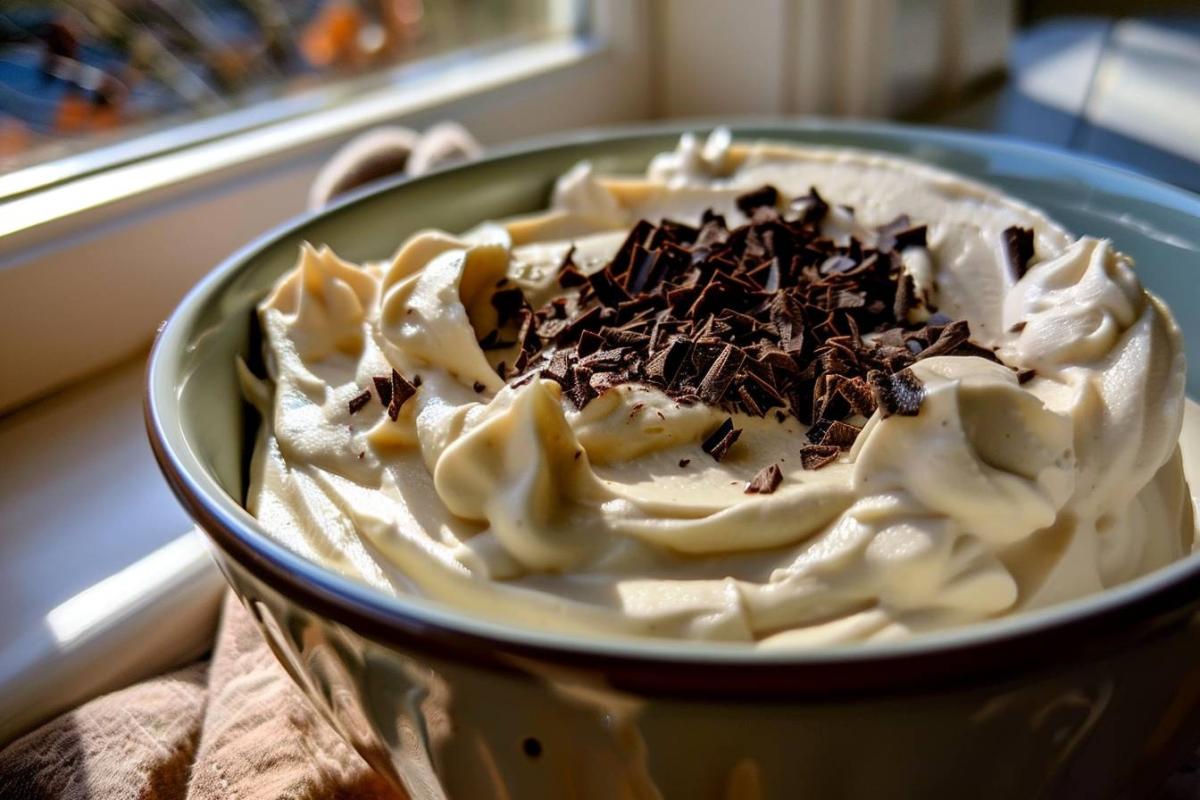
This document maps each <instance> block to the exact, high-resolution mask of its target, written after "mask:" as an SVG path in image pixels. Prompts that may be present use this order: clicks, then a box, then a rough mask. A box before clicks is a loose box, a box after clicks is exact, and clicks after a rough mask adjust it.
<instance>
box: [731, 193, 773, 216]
mask: <svg viewBox="0 0 1200 800" xmlns="http://www.w3.org/2000/svg"><path fill="white" fill-rule="evenodd" d="M736 202H737V207H738V211H741V212H742V213H743V214H745V215H746V216H747V217H750V216H753V215H754V210H755V209H757V208H761V207H762V206H770V207H772V208H774V207H775V204H776V203H778V202H779V190H778V189H776V188H775V187H774V186H771V185H766V186H760V187H759V188H757V189H755V190H754V191H752V192H747V193H746V194H743V195H741V196H739V197H738V198H737V201H736Z"/></svg>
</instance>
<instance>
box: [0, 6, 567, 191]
mask: <svg viewBox="0 0 1200 800" xmlns="http://www.w3.org/2000/svg"><path fill="white" fill-rule="evenodd" d="M585 12H586V4H585V3H582V2H580V1H579V0H203V2H197V3H192V2H160V1H159V0H133V2H122V3H117V2H95V3H53V4H44V3H20V4H16V5H15V6H14V7H11V8H9V9H7V10H5V11H2V12H0V173H9V174H7V175H5V176H3V177H2V178H0V198H3V197H6V196H8V197H11V196H14V195H16V194H19V193H21V192H27V191H33V190H36V189H39V188H43V187H45V186H46V185H49V184H51V183H54V182H59V181H63V180H69V179H71V178H74V177H78V176H79V175H82V174H86V173H88V172H94V171H96V170H99V169H103V168H106V167H111V166H114V165H116V164H119V163H123V162H127V161H130V160H133V159H137V158H144V157H147V156H151V155H154V154H156V153H159V152H164V151H167V150H173V149H178V148H181V147H186V146H188V145H190V144H195V143H197V142H201V141H205V140H210V139H213V138H215V137H218V136H222V135H229V134H231V133H236V132H238V131H242V130H247V129H250V128H254V127H257V126H261V125H264V124H269V123H272V122H277V121H279V120H282V119H286V118H289V117H296V116H298V115H302V114H305V113H311V112H313V111H316V110H319V109H322V108H329V107H332V106H334V105H336V104H338V103H344V102H346V101H347V100H348V99H351V98H354V97H358V96H362V95H364V94H366V93H368V92H371V91H373V90H379V89H380V88H382V87H386V86H388V85H390V84H399V83H402V82H403V81H405V80H406V79H410V78H412V77H413V76H414V74H418V73H424V74H429V73H430V72H432V71H436V70H437V69H438V68H439V67H441V68H444V67H446V66H447V65H449V64H451V63H453V62H455V61H458V62H462V61H464V60H468V59H472V58H479V57H480V56H482V55H485V54H488V53H496V52H500V51H503V50H505V49H510V50H511V49H513V48H516V47H520V46H523V45H528V44H531V43H535V42H547V41H555V40H559V41H561V40H565V39H568V38H570V37H574V36H577V35H579V34H581V33H583V32H584V30H585V26H586V22H587V17H586V13H585ZM39 167H40V168H39Z"/></svg>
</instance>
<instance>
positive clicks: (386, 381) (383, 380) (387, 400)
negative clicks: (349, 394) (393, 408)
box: [371, 375, 392, 408]
mask: <svg viewBox="0 0 1200 800" xmlns="http://www.w3.org/2000/svg"><path fill="white" fill-rule="evenodd" d="M371 380H372V381H374V383H375V394H377V395H379V402H381V403H383V407H384V408H387V407H388V406H389V405H391V402H392V379H391V377H390V376H388V375H376V376H375V377H374V378H372V379H371Z"/></svg>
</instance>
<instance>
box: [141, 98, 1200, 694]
mask: <svg viewBox="0 0 1200 800" xmlns="http://www.w3.org/2000/svg"><path fill="white" fill-rule="evenodd" d="M716 125H725V126H726V127H730V128H731V129H732V130H733V132H734V135H735V136H752V137H762V138H770V136H771V135H772V134H778V135H783V136H786V134H787V133H788V132H796V131H803V132H807V133H814V132H815V133H828V134H830V135H837V134H840V133H842V134H868V135H878V136H885V137H898V138H901V139H904V140H907V141H910V142H919V141H925V142H928V143H930V144H937V145H941V146H943V147H948V148H950V149H955V150H959V151H962V152H968V153H972V154H980V153H994V152H1005V153H1007V154H1009V155H1015V156H1023V157H1025V158H1032V159H1035V160H1037V159H1041V160H1046V159H1053V160H1055V161H1057V162H1059V163H1061V164H1064V165H1069V166H1071V167H1073V168H1074V173H1073V175H1074V177H1080V176H1087V177H1088V178H1089V179H1090V182H1092V183H1093V184H1094V183H1095V182H1096V181H1098V180H1099V178H1101V177H1104V178H1107V179H1108V180H1109V181H1110V182H1115V183H1116V184H1117V185H1119V186H1121V187H1122V188H1123V189H1124V190H1125V191H1127V192H1128V191H1133V192H1136V193H1137V194H1139V195H1142V196H1147V195H1149V196H1152V197H1153V199H1154V201H1155V202H1156V203H1158V204H1160V205H1165V206H1168V207H1172V208H1175V209H1177V210H1181V211H1183V212H1185V213H1188V214H1190V215H1192V216H1196V217H1200V197H1197V196H1195V195H1192V194H1190V193H1188V192H1186V191H1184V190H1181V189H1178V188H1176V187H1173V186H1170V185H1168V184H1165V183H1162V182H1159V181H1156V180H1153V179H1151V178H1147V177H1145V176H1142V175H1139V174H1137V173H1133V172H1130V171H1129V170H1126V169H1124V168H1121V167H1116V166H1112V165H1109V164H1105V163H1102V162H1099V161H1097V160H1094V159H1089V158H1084V157H1081V156H1078V155H1075V154H1072V153H1068V152H1065V151H1061V150H1058V149H1057V148H1053V147H1048V146H1045V145H1037V144H1030V143H1027V142H1023V141H1018V140H1013V139H1009V138H1006V137H999V136H990V135H983V134H975V133H966V132H961V131H954V130H947V129H936V128H924V127H916V126H906V125H895V124H883V123H865V122H834V121H828V120H821V119H805V120H792V121H780V120H754V119H750V120H737V121H735V122H733V123H732V124H730V123H728V122H725V121H722V122H716V121H711V120H707V121H685V122H671V123H661V124H647V125H637V126H621V127H615V128H600V129H588V130H582V131H573V132H567V133H561V134H556V135H553V136H548V137H544V138H539V139H536V140H530V141H526V142H523V143H520V144H517V145H513V146H511V147H505V148H503V149H498V150H497V151H495V152H494V153H492V154H490V155H488V156H486V157H485V158H483V159H480V160H479V161H474V162H470V163H467V164H461V165H456V166H451V167H447V168H444V169H440V170H437V171H434V172H431V173H429V174H427V175H424V176H421V177H419V178H397V179H393V180H390V181H387V182H384V183H382V184H381V185H378V186H372V187H369V188H366V189H363V190H360V191H358V192H355V193H353V194H351V195H349V196H347V197H346V198H344V199H342V200H340V201H338V202H337V203H335V204H333V205H331V206H330V207H327V208H325V209H322V210H320V211H317V212H310V213H307V214H303V215H300V216H298V217H295V218H293V219H291V220H289V221H287V222H285V223H283V224H282V225H279V226H277V227H276V228H274V229H273V230H271V231H269V232H267V233H265V234H263V235H262V236H260V237H258V238H257V239H255V240H254V241H252V242H251V243H249V244H247V245H246V246H245V247H243V248H241V249H240V250H239V251H237V252H236V253H234V254H233V255H232V256H230V257H229V258H227V259H226V260H225V261H223V262H222V263H221V264H220V265H219V266H217V267H216V268H215V269H214V270H213V271H212V272H210V273H209V274H208V275H207V276H205V277H204V278H203V279H201V280H200V281H199V282H198V283H197V284H196V286H195V287H193V288H192V289H191V290H190V291H189V292H188V293H187V295H186V296H185V297H184V298H183V300H182V301H180V303H179V306H178V307H177V308H176V310H175V311H174V312H173V313H172V315H171V316H170V317H169V318H168V320H167V321H166V322H165V323H164V324H163V325H162V326H161V327H160V328H159V331H158V335H157V337H156V339H155V343H154V346H153V349H152V351H151V354H150V359H149V361H148V364H147V372H146V394H145V407H144V411H145V419H146V428H147V432H148V435H149V438H150V444H151V448H152V450H153V452H154V456H155V458H156V460H157V461H158V464H159V466H160V468H161V470H162V472H163V475H164V476H165V478H166V480H167V482H168V484H169V485H170V486H171V488H172V490H173V491H174V493H175V494H176V496H177V497H178V499H179V500H180V502H181V503H182V504H183V506H184V507H185V508H186V509H187V510H188V511H189V513H190V514H191V515H192V517H193V518H194V519H195V520H196V521H197V522H198V523H199V525H200V527H201V528H202V529H203V530H205V532H206V533H207V534H208V536H209V537H210V538H211V540H212V542H213V543H214V544H215V546H216V547H217V548H218V549H219V551H220V552H221V553H223V554H224V555H225V556H228V557H229V558H231V559H232V560H233V561H235V562H236V563H237V564H239V565H240V566H241V567H242V568H244V569H246V570H248V571H249V572H250V573H251V574H252V575H253V576H254V577H255V578H257V579H259V580H261V581H263V582H265V583H266V584H267V585H268V586H270V587H272V588H273V589H274V590H276V591H278V592H280V593H282V594H283V595H285V596H287V597H289V598H290V599H292V600H294V601H296V602H298V603H300V604H301V605H302V606H304V607H306V608H308V609H310V610H312V611H314V612H316V613H318V614H320V615H322V616H324V617H325V618H327V619H330V620H333V621H335V622H337V623H340V624H343V625H345V626H347V627H349V628H351V629H353V630H356V631H358V632H360V633H362V634H364V635H366V636H368V637H370V638H372V639H375V640H377V641H379V642H382V643H386V644H389V645H393V646H396V647H398V648H401V649H404V650H413V651H419V652H424V653H427V654H430V655H434V656H440V657H444V658H450V659H466V660H469V661H470V662H471V663H474V664H480V665H487V666H489V667H491V668H493V669H497V670H504V671H511V670H514V669H516V668H517V667H516V665H518V664H520V663H521V662H522V660H530V659H531V660H534V661H537V662H540V663H542V664H549V665H554V666H556V667H562V668H568V669H575V670H586V671H588V672H591V673H598V674H600V675H603V676H604V678H605V680H606V682H607V684H608V685H610V686H612V687H614V688H618V689H624V690H629V691H635V692H639V693H651V694H657V695H667V696H689V697H691V696H695V697H704V698H710V699H715V698H718V697H720V698H745V699H754V698H759V699H764V698H773V699H778V698H780V697H784V696H788V697H806V698H810V699H833V698H836V697H842V696H860V695H861V694H862V693H863V692H872V693H875V694H881V693H883V694H892V693H898V692H901V691H912V690H914V689H918V688H926V689H943V690H944V689H946V688H948V687H949V686H952V685H954V684H957V683H961V682H974V681H979V680H983V679H989V678H992V679H994V678H1000V677H1004V678H1009V677H1011V676H1012V675H1014V674H1015V673H1016V672H1018V671H1037V670H1044V669H1050V668H1052V667H1054V666H1055V665H1061V664H1062V663H1064V662H1066V661H1081V660H1087V659H1092V658H1098V657H1103V656H1107V655H1111V654H1112V653H1113V652H1114V651H1115V650H1116V649H1118V648H1120V647H1125V646H1133V645H1136V644H1137V643H1139V642H1142V641H1144V640H1146V639H1147V638H1152V637H1156V636H1162V635H1168V634H1170V633H1171V632H1173V631H1175V630H1177V629H1178V628H1179V627H1180V626H1184V625H1187V624H1189V622H1190V621H1191V617H1192V613H1193V612H1194V611H1196V610H1197V608H1198V607H1200V555H1197V554H1193V555H1190V556H1188V557H1186V558H1184V559H1181V560H1180V561H1178V562H1176V563H1174V564H1171V565H1168V566H1167V567H1164V568H1162V569H1159V570H1156V571H1154V572H1152V573H1150V574H1148V575H1145V576H1142V577H1140V578H1138V579H1135V580H1133V581H1130V582H1127V583H1125V584H1122V585H1120V586H1117V587H1114V588H1112V589H1108V590H1106V591H1104V592H1101V593H1098V594H1095V595H1092V596H1089V597H1085V598H1080V599H1078V600H1073V601H1069V602H1065V603H1061V604H1058V605H1054V606H1051V607H1048V608H1045V609H1039V610H1035V611H1031V612H1026V613H1022V614H1017V615H1013V616H1012V617H1005V618H1000V619H997V620H993V621H988V622H983V623H976V624H973V625H968V626H963V627H961V628H954V629H950V630H946V631H938V632H934V633H928V634H922V635H920V636H914V637H912V638H909V639H905V640H900V641H894V642H867V643H860V644H853V645H843V646H834V647H818V648H806V649H769V648H768V649H758V648H753V647H749V646H746V645H735V644H724V643H707V642H688V641H676V640H669V639H632V638H630V639H626V638H609V637H603V638H602V637H596V638H585V637H574V636H565V635H561V634H557V633H550V632H546V631H540V630H536V629H533V628H527V627H521V626H516V625H509V624H506V623H500V622H493V621H490V620H483V619H480V618H476V617H472V616H470V615H468V614H463V613H460V612H458V611H456V610H455V609H454V608H453V607H451V606H448V605H446V604H442V603H438V602H435V601H431V600H428V599H425V598H421V597H408V596H400V597H395V596H391V595H387V594H385V593H383V592H380V591H378V590H375V589H373V588H371V587H369V586H366V585H365V584H360V583H358V582H356V581H353V580H351V579H349V578H346V577H343V576H341V575H338V574H336V573H334V572H332V571H330V570H327V569H325V568H323V567H321V566H320V565H319V564H316V563H315V562H312V561H309V560H307V559H305V558H303V557H302V556H300V555H298V554H296V553H294V552H292V551H291V550H289V549H287V548H285V547H283V546H282V545H280V544H278V543H277V542H275V541H274V540H273V539H271V538H270V537H269V536H268V535H267V534H266V533H265V532H263V531H262V530H261V529H260V528H259V527H258V525H257V521H256V520H255V519H254V518H253V517H252V516H250V514H249V513H248V512H246V511H245V509H244V508H242V507H241V505H240V504H239V503H237V501H236V500H234V499H233V498H231V497H230V496H229V495H228V494H227V493H226V492H224V491H223V490H222V489H221V488H220V486H219V485H218V484H217V483H216V481H215V480H214V479H213V478H212V477H211V476H210V475H209V474H208V473H207V471H206V470H205V468H204V466H203V464H201V463H200V462H199V460H198V459H197V458H196V457H195V456H194V455H193V454H192V452H191V451H190V448H188V447H187V446H186V443H187V438H186V435H185V432H184V429H183V427H182V426H181V425H180V424H179V422H180V416H179V414H178V413H177V412H176V408H175V405H176V401H177V394H176V393H175V392H174V391H171V389H172V388H173V387H174V386H175V385H176V384H175V380H174V377H175V376H176V374H177V367H178V365H179V361H180V353H182V352H183V347H184V346H185V345H186V344H187V341H186V340H185V339H184V338H183V334H184V333H185V332H186V328H187V326H188V324H189V323H190V321H191V318H192V316H193V315H194V313H195V312H196V310H197V309H198V308H199V307H201V306H202V305H203V304H204V303H205V302H206V301H207V300H208V299H209V297H210V296H211V295H214V294H217V293H218V292H219V290H220V289H221V288H222V287H223V286H224V285H225V283H226V282H227V281H228V280H229V279H231V278H232V277H233V275H234V274H235V273H237V272H239V271H241V270H242V269H244V268H246V266H247V265H249V264H252V263H253V259H254V257H255V256H256V255H257V254H259V253H260V252H261V251H263V250H264V249H266V248H267V247H269V246H270V245H272V244H273V243H275V242H276V241H277V240H279V239H281V238H283V237H285V236H289V235H292V234H294V233H296V232H297V231H299V230H300V229H302V228H303V227H305V226H306V225H308V224H309V223H311V222H312V221H314V220H316V219H318V218H321V217H324V216H328V215H330V214H333V213H337V212H339V211H341V210H344V209H347V208H350V207H351V206H353V205H355V204H356V203H358V202H360V201H361V200H363V199H364V198H366V197H372V196H374V195H376V194H381V193H385V192H390V191H394V190H397V189H398V187H401V186H405V185H409V184H411V183H416V182H428V181H435V180H438V179H439V178H440V176H442V175H446V174H451V173H460V172H462V171H467V170H472V169H476V168H478V167H479V166H480V165H481V164H494V163H497V162H500V161H505V160H509V161H513V160H520V159H523V158H529V157H536V156H538V155H539V154H541V153H543V152H544V151H546V150H549V149H553V148H564V149H565V148H574V147H577V146H579V145H596V146H600V145H604V144H615V143H618V142H624V141H630V140H635V139H643V138H661V137H664V136H671V135H673V136H678V135H680V134H682V133H684V132H687V131H696V130H704V129H708V128H712V127H715V126H716ZM902 157H908V158H912V156H902ZM916 160H919V159H916ZM1111 189H1112V186H1111V185H1110V186H1109V189H1106V190H1105V191H1109V190H1111ZM168 423H170V424H168Z"/></svg>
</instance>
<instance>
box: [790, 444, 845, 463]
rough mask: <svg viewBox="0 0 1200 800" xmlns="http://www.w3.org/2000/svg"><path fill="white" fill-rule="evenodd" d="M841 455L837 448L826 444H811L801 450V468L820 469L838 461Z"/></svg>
mask: <svg viewBox="0 0 1200 800" xmlns="http://www.w3.org/2000/svg"><path fill="white" fill-rule="evenodd" d="M840 453H841V450H839V449H838V448H837V447H834V446H833V445H826V444H809V445H805V446H804V447H802V448H800V466H802V467H804V468H805V469H820V468H821V467H823V466H825V465H827V464H832V463H833V462H834V461H837V459H838V455H839V454H840Z"/></svg>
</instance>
